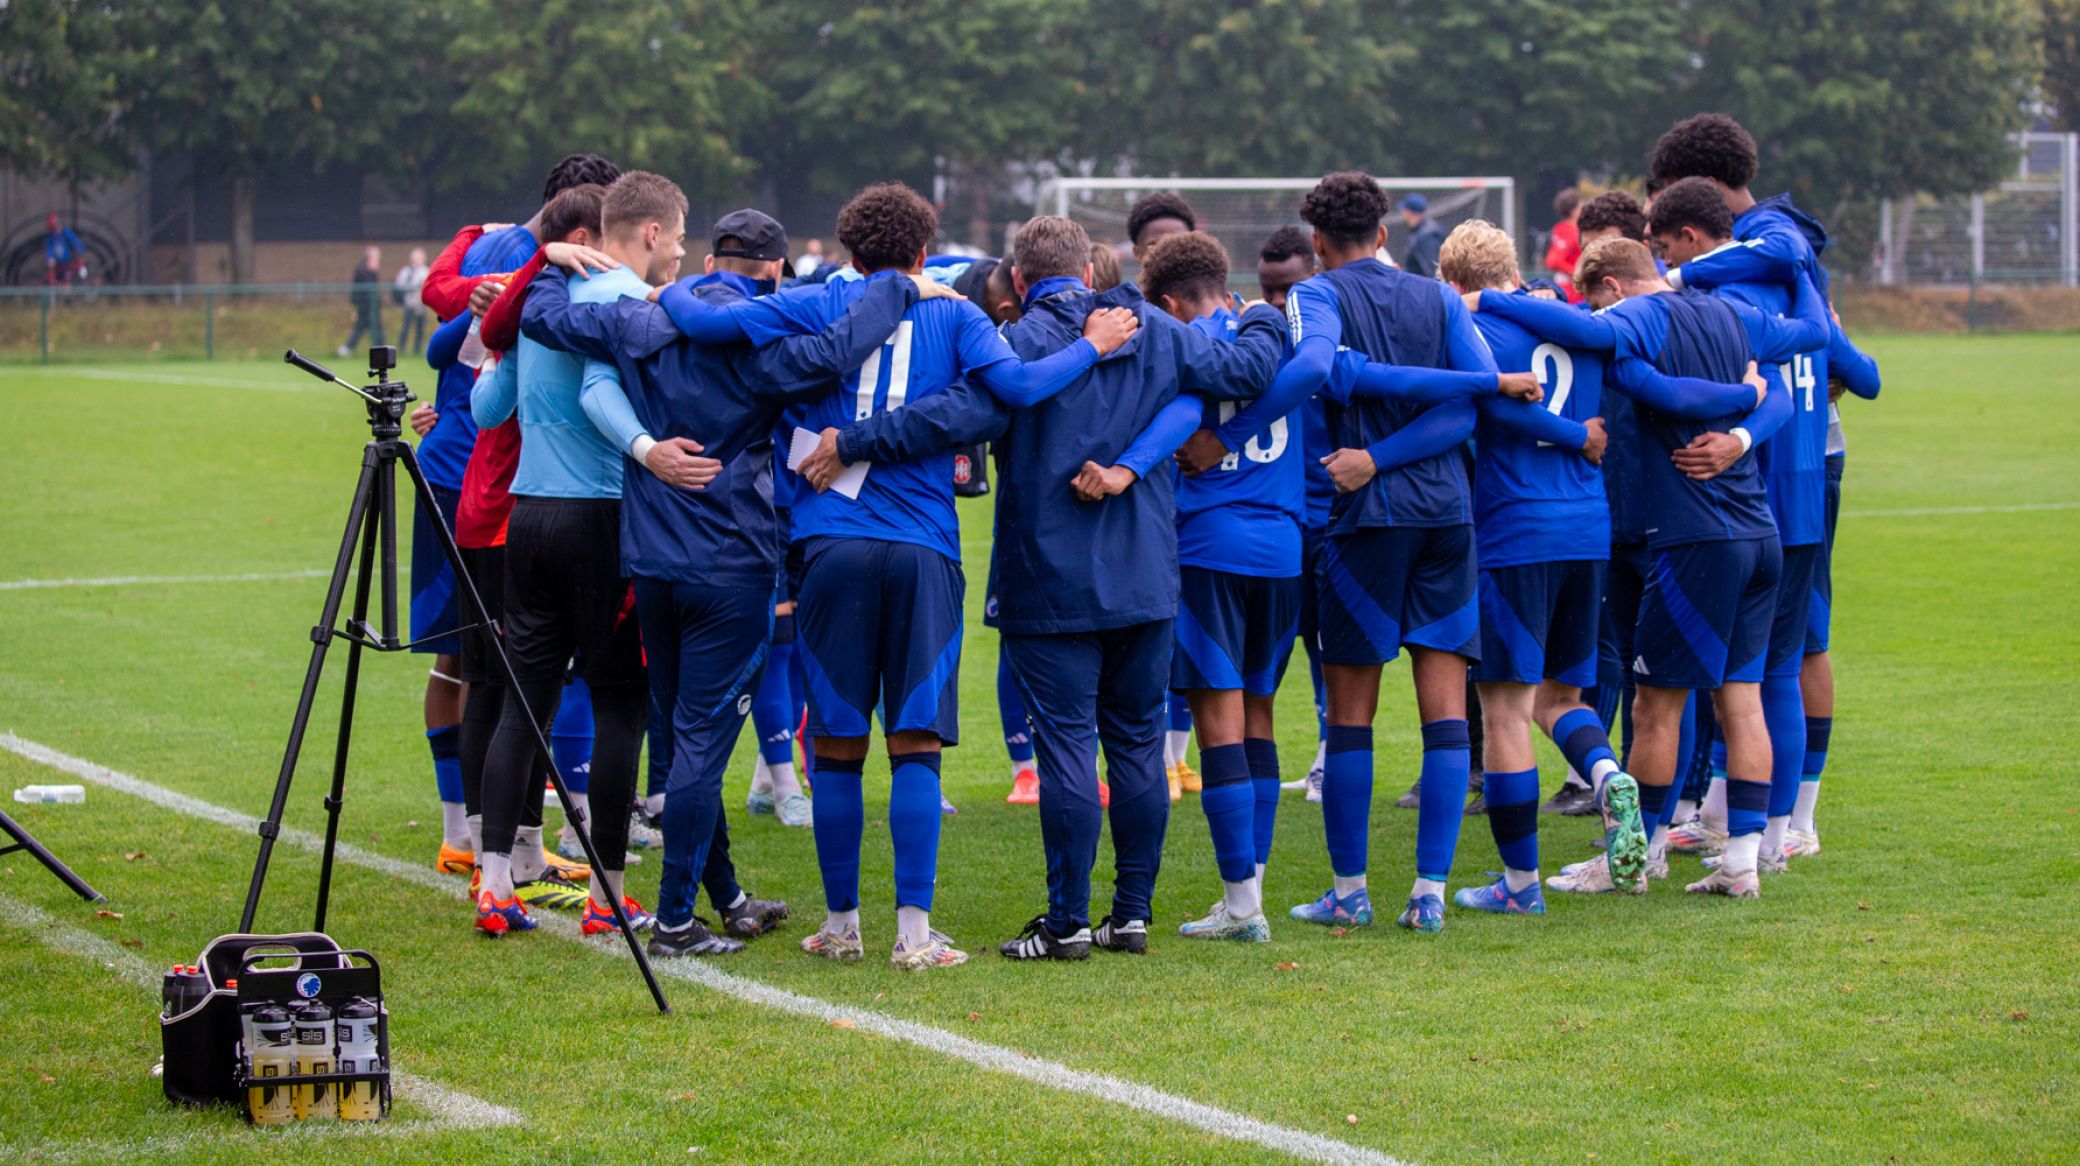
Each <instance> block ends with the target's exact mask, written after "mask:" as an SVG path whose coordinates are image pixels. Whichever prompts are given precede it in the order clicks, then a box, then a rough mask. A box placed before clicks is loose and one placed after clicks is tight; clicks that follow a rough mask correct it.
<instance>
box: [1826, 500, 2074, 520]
mask: <svg viewBox="0 0 2080 1166" xmlns="http://www.w3.org/2000/svg"><path fill="white" fill-rule="evenodd" d="M2045 510H2080V502H2017V503H2015V504H2013V505H2009V506H1907V507H1903V508H1901V509H1898V510H1844V511H1842V517H1843V518H1922V517H1925V516H1928V515H1934V514H2035V513H2038V512H2039V511H2045Z"/></svg>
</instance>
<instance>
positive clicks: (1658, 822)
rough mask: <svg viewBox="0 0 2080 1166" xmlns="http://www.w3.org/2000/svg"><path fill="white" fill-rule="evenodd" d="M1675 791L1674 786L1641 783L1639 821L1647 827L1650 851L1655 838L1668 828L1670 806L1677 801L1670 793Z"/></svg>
mask: <svg viewBox="0 0 2080 1166" xmlns="http://www.w3.org/2000/svg"><path fill="white" fill-rule="evenodd" d="M1674 791H1675V787H1674V786H1667V785H1648V784H1647V783H1646V782H1641V783H1639V821H1640V825H1642V826H1644V827H1646V830H1647V850H1648V851H1649V852H1650V853H1651V852H1652V851H1653V849H1654V839H1656V838H1658V837H1660V836H1661V832H1662V831H1663V830H1665V829H1667V820H1668V807H1669V804H1670V803H1671V802H1674V801H1675V799H1674V798H1672V797H1670V796H1669V795H1670V794H1671V793H1673V792H1674Z"/></svg>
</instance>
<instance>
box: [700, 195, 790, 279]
mask: <svg viewBox="0 0 2080 1166" xmlns="http://www.w3.org/2000/svg"><path fill="white" fill-rule="evenodd" d="M724 238H734V239H736V240H737V241H738V243H739V244H741V245H740V246H736V247H724V246H723V245H722V240H723V239H724ZM708 249H709V250H710V251H711V252H713V253H714V254H715V255H717V256H719V257H726V258H730V259H760V260H773V259H778V260H780V261H781V262H782V264H783V267H782V271H783V272H784V273H785V274H786V275H787V277H788V278H790V279H792V278H793V277H794V264H793V263H792V262H789V261H788V258H787V228H786V227H783V226H781V225H780V220H778V219H776V218H774V217H773V216H771V215H769V214H767V213H765V212H764V211H759V210H753V209H751V208H750V207H745V208H744V209H742V210H735V211H731V212H729V213H728V214H726V215H724V216H722V217H721V218H719V219H717V220H715V226H714V228H713V229H711V230H710V231H709V232H708Z"/></svg>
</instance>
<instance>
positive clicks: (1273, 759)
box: [1242, 737, 1279, 871]
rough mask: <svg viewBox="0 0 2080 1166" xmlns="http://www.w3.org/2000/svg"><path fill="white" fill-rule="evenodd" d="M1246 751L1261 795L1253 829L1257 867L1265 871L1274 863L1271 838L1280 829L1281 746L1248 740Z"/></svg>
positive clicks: (1251, 777)
mask: <svg viewBox="0 0 2080 1166" xmlns="http://www.w3.org/2000/svg"><path fill="white" fill-rule="evenodd" d="M1242 750H1243V752H1244V753H1246V754H1248V756H1249V781H1250V785H1251V786H1252V787H1254V788H1255V790H1256V794H1257V798H1256V802H1257V812H1256V817H1255V821H1254V823H1253V825H1254V827H1255V829H1254V835H1255V838H1256V859H1257V864H1256V865H1257V869H1258V870H1259V871H1261V870H1263V869H1264V864H1265V863H1267V862H1270V861H1271V836H1272V833H1273V831H1274V830H1276V828H1277V826H1278V776H1279V775H1278V743H1277V742H1276V741H1272V740H1270V739H1269V738H1266V737H1245V738H1244V739H1243V741H1242Z"/></svg>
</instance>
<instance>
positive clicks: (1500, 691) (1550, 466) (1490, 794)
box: [1438, 219, 1647, 915]
mask: <svg viewBox="0 0 2080 1166" xmlns="http://www.w3.org/2000/svg"><path fill="white" fill-rule="evenodd" d="M1438 274H1439V276H1440V277H1441V278H1443V279H1444V280H1445V281H1446V282H1447V283H1449V284H1451V285H1452V287H1453V288H1454V289H1455V290H1457V291H1458V292H1460V293H1461V294H1474V293H1479V292H1483V291H1495V292H1498V293H1503V294H1511V293H1518V294H1528V293H1520V292H1519V286H1520V284H1521V282H1522V281H1521V279H1520V277H1519V275H1518V271H1517V255H1516V246H1515V244H1514V243H1513V242H1512V241H1511V240H1510V237H1509V236H1508V235H1507V234H1505V233H1504V232H1503V231H1501V230H1499V229H1498V228H1496V227H1495V226H1493V225H1492V224H1490V223H1487V222H1483V221H1481V220H1478V219H1473V220H1469V221H1467V222H1464V223H1461V224H1459V225H1458V226H1457V227H1456V228H1454V229H1453V230H1452V233H1451V235H1450V236H1448V237H1447V238H1446V239H1445V241H1444V246H1443V248H1442V249H1441V250H1440V252H1439V257H1438ZM1474 326H1475V327H1477V328H1478V329H1479V330H1480V334H1481V338H1482V339H1483V340H1485V341H1486V342H1487V344H1488V348H1489V350H1490V351H1491V352H1493V353H1494V356H1495V364H1496V367H1497V368H1498V369H1500V370H1503V371H1507V372H1530V373H1533V374H1534V375H1536V376H1537V377H1538V380H1539V383H1540V386H1541V388H1542V389H1543V400H1542V402H1541V403H1537V404H1534V403H1531V402H1528V401H1519V400H1510V399H1508V398H1503V397H1484V398H1481V399H1480V402H1479V406H1480V421H1479V424H1478V426H1477V427H1476V429H1475V438H1474V441H1475V448H1476V450H1477V451H1478V456H1477V457H1476V459H1475V461H1474V480H1473V514H1474V534H1475V543H1476V549H1477V552H1478V555H1479V559H1480V608H1481V612H1480V616H1481V620H1480V622H1481V658H1480V662H1479V663H1478V664H1476V665H1475V666H1474V679H1475V681H1476V682H1477V684H1478V687H1479V697H1480V705H1481V718H1482V721H1483V739H1482V751H1483V758H1482V765H1483V767H1484V768H1485V770H1486V782H1485V784H1484V789H1483V796H1484V799H1485V801H1486V803H1487V811H1488V826H1489V829H1490V830H1491V831H1492V832H1493V833H1494V836H1495V846H1496V849H1497V850H1498V851H1499V852H1500V854H1501V857H1502V867H1503V869H1502V873H1501V874H1500V875H1499V876H1498V877H1497V878H1496V879H1495V881H1494V882H1492V883H1490V884H1488V885H1485V886H1481V887H1466V888H1462V889H1461V890H1460V891H1459V892H1458V894H1457V895H1455V896H1454V899H1453V901H1454V902H1456V903H1458V904H1459V905H1460V906H1462V907H1470V908H1473V909H1476V910H1482V911H1495V912H1502V913H1509V914H1533V915H1542V914H1544V913H1545V897H1544V893H1543V890H1542V889H1541V887H1540V884H1539V873H1538V865H1539V863H1538V762H1537V758H1536V756H1535V755H1534V754H1533V752H1532V746H1531V726H1532V723H1533V721H1534V720H1535V721H1536V722H1537V724H1538V726H1539V727H1540V728H1541V729H1543V730H1544V731H1545V732H1546V734H1547V735H1548V736H1550V737H1551V738H1552V739H1553V743H1554V744H1556V745H1558V746H1559V747H1560V750H1561V752H1562V754H1563V755H1565V756H1566V758H1567V760H1568V763H1569V765H1570V766H1572V767H1573V768H1574V769H1575V770H1576V771H1577V772H1579V773H1582V774H1584V775H1585V776H1587V777H1588V778H1589V779H1590V782H1591V787H1592V789H1594V790H1596V791H1598V792H1599V793H1600V794H1601V799H1600V800H1601V802H1602V804H1603V805H1604V806H1605V807H1606V814H1605V826H1606V829H1605V843H1606V847H1605V852H1606V854H1608V855H1609V856H1610V861H1611V862H1612V864H1613V865H1614V866H1615V867H1616V868H1617V869H1619V870H1620V871H1623V872H1626V877H1628V878H1629V877H1633V876H1635V875H1636V874H1637V873H1638V871H1639V870H1640V869H1641V868H1642V867H1643V866H1644V864H1645V861H1646V846H1647V839H1646V835H1645V833H1644V832H1643V831H1642V830H1641V829H1640V825H1639V814H1638V799H1639V791H1638V788H1637V786H1636V784H1635V783H1634V782H1633V780H1632V778H1631V777H1629V776H1627V775H1626V774H1624V773H1623V772H1622V771H1621V770H1620V768H1619V765H1618V760H1617V756H1616V754H1615V753H1614V752H1613V751H1612V749H1611V744H1610V740H1609V738H1608V736H1607V735H1606V733H1605V730H1604V726H1603V722H1602V720H1601V719H1600V718H1599V717H1598V716H1597V715H1596V713H1595V712H1594V711H1593V710H1592V709H1591V708H1590V707H1589V706H1588V705H1587V704H1585V703H1583V700H1582V689H1583V688H1585V687H1587V686H1589V685H1592V684H1594V683H1595V681H1596V659H1597V631H1598V617H1599V614H1600V611H1601V608H1602V603H1603V578H1604V569H1605V562H1606V559H1607V556H1608V555H1609V554H1610V545H1611V542H1610V512H1609V506H1608V505H1607V503H1606V502H1605V500H1604V493H1603V477H1602V473H1601V471H1599V470H1598V468H1597V465H1596V463H1597V462H1598V461H1600V460H1601V458H1602V455H1603V449H1604V444H1605V435H1604V431H1603V422H1602V420H1601V418H1600V415H1599V411H1600V409H1601V407H1602V401H1603V359H1602V357H1601V355H1600V354H1598V353H1594V352H1584V351H1580V350H1575V349H1569V348H1566V347H1563V346H1561V345H1557V344H1552V343H1549V342H1544V341H1541V340H1540V339H1539V338H1538V337H1535V336H1533V335H1532V334H1531V333H1529V332H1527V331H1525V330H1524V329H1523V328H1521V327H1519V326H1518V325H1515V324H1512V323H1510V322H1509V321H1507V320H1504V319H1501V318H1500V317H1498V316H1496V315H1495V314H1493V313H1482V314H1480V315H1477V316H1476V317H1475V318H1474Z"/></svg>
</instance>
